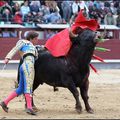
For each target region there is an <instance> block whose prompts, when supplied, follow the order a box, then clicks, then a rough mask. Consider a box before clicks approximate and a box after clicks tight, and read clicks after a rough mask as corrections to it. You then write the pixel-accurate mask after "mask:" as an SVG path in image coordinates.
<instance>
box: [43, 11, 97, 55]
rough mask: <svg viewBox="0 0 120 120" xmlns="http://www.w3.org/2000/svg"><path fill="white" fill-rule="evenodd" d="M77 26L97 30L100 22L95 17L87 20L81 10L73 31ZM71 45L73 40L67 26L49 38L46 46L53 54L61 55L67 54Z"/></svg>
mask: <svg viewBox="0 0 120 120" xmlns="http://www.w3.org/2000/svg"><path fill="white" fill-rule="evenodd" d="M77 27H80V28H82V29H86V28H88V29H90V30H92V31H96V30H97V29H98V28H99V24H98V23H97V21H96V20H94V19H91V20H87V19H86V18H85V17H84V16H83V14H82V11H80V12H79V13H78V16H77V17H76V19H75V24H73V25H72V27H71V29H72V31H73V32H74V31H75V29H76V28H77ZM71 45H72V42H71V41H70V38H69V30H68V28H66V29H64V30H62V31H61V32H59V33H57V34H56V35H54V36H53V37H52V38H50V39H48V40H47V42H46V44H45V47H46V48H47V49H48V50H49V51H50V53H51V54H52V55H53V56H55V57H59V56H66V55H67V53H68V51H69V50H70V48H71Z"/></svg>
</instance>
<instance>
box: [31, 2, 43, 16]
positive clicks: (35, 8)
mask: <svg viewBox="0 0 120 120" xmlns="http://www.w3.org/2000/svg"><path fill="white" fill-rule="evenodd" d="M40 7H41V4H40V1H32V2H31V4H30V11H31V12H32V13H33V12H35V13H36V14H37V13H38V12H39V11H40V9H39V8H40Z"/></svg>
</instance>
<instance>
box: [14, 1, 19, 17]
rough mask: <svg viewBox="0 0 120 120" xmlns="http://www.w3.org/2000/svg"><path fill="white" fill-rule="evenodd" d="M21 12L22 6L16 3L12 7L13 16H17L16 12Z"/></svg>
mask: <svg viewBox="0 0 120 120" xmlns="http://www.w3.org/2000/svg"><path fill="white" fill-rule="evenodd" d="M18 11H20V4H19V3H18V2H16V3H15V4H14V6H13V7H12V12H13V15H15V14H16V12H18Z"/></svg>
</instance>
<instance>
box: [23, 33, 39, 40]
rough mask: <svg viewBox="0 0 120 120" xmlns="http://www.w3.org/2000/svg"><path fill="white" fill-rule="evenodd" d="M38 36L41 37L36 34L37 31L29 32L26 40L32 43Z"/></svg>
mask: <svg viewBox="0 0 120 120" xmlns="http://www.w3.org/2000/svg"><path fill="white" fill-rule="evenodd" d="M38 36H39V34H38V32H36V31H29V32H28V33H27V34H26V36H25V39H27V40H29V41H31V40H32V39H34V38H36V37H38Z"/></svg>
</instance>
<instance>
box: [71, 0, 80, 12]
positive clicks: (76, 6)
mask: <svg viewBox="0 0 120 120" xmlns="http://www.w3.org/2000/svg"><path fill="white" fill-rule="evenodd" d="M79 11H80V6H79V3H78V0H76V1H74V2H73V4H72V13H73V14H76V13H78V12H79Z"/></svg>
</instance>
